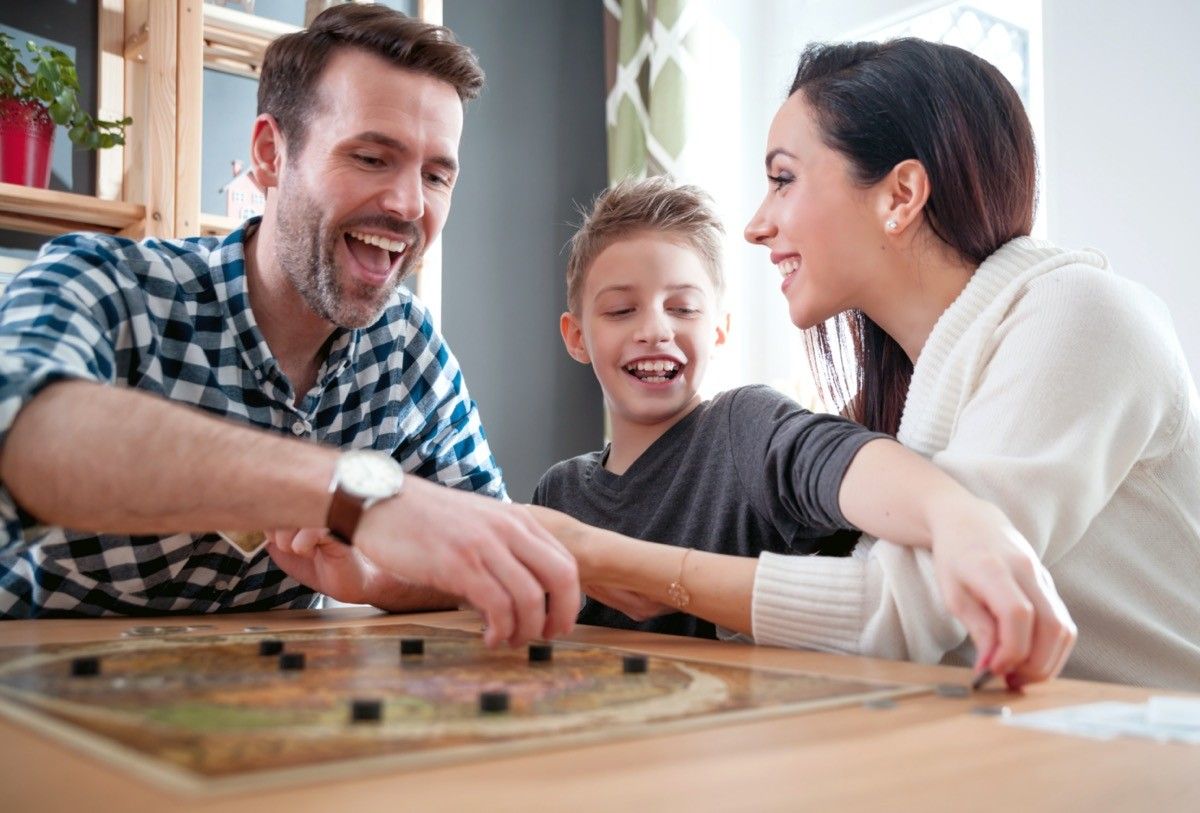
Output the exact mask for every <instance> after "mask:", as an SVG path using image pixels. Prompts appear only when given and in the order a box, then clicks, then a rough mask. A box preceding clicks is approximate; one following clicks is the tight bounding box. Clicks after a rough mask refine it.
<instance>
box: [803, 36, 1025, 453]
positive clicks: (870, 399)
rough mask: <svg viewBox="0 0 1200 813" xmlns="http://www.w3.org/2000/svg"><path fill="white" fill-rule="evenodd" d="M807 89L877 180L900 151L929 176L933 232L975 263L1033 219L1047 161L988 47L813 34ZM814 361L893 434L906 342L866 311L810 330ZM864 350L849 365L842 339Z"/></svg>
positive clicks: (843, 144) (824, 127) (858, 170)
mask: <svg viewBox="0 0 1200 813" xmlns="http://www.w3.org/2000/svg"><path fill="white" fill-rule="evenodd" d="M797 91H803V93H804V100H805V101H806V102H807V103H808V105H809V107H810V108H811V109H812V110H813V112H814V115H815V117H816V121H817V126H818V127H819V128H820V131H821V136H822V139H823V140H824V142H825V144H826V145H828V146H829V147H830V148H832V149H835V150H837V151H838V152H840V153H841V154H842V155H843V156H845V158H846V159H847V160H848V161H849V163H850V166H851V168H852V173H853V177H854V180H855V181H856V182H858V183H860V184H862V185H863V186H871V185H873V184H876V183H878V182H879V181H881V180H882V179H883V178H885V177H886V176H887V174H888V173H889V172H891V171H892V169H893V168H894V167H895V166H896V164H898V163H900V162H901V161H905V160H908V159H916V160H917V161H920V162H921V165H922V166H923V167H924V168H925V171H926V173H927V174H928V176H929V182H930V193H929V199H928V201H927V202H926V203H925V209H924V212H925V218H926V220H927V222H928V223H929V226H930V228H932V229H933V233H934V234H936V235H937V236H938V237H939V238H941V240H942V241H943V242H944V243H946V244H947V245H949V246H950V247H951V248H952V249H954V250H955V251H957V252H958V253H959V255H961V256H962V257H963V258H964V259H965V260H968V261H970V262H972V263H973V264H975V265H978V264H979V263H981V262H983V260H984V259H985V258H987V257H988V256H989V255H990V254H992V253H993V252H995V251H996V249H998V248H1000V246H1002V245H1004V244H1005V243H1006V242H1008V241H1009V240H1011V239H1013V238H1014V237H1019V236H1021V235H1026V234H1029V231H1030V229H1031V228H1032V226H1033V210H1034V198H1035V195H1036V191H1037V164H1036V161H1035V153H1034V146H1033V129H1032V127H1030V124H1029V118H1028V116H1026V115H1025V110H1024V108H1023V107H1022V106H1021V99H1020V97H1019V96H1018V95H1017V92H1016V91H1015V90H1014V89H1013V87H1012V85H1011V84H1009V82H1008V80H1006V79H1005V78H1004V76H1003V75H1001V73H1000V72H999V71H998V70H996V68H994V67H993V66H992V65H990V64H989V63H987V62H985V61H984V60H982V59H980V58H979V57H977V56H975V55H974V54H971V53H970V52H968V51H964V50H962V49H961V48H955V47H953V46H950V45H941V44H938V43H933V42H927V41H925V40H919V39H898V40H892V41H890V42H883V43H875V42H858V43H840V44H834V45H826V44H820V43H816V44H812V45H809V46H808V47H807V48H805V49H804V53H803V54H802V55H801V56H800V65H799V67H798V68H797V69H796V78H795V79H794V80H793V81H792V87H791V90H789V91H788V95H789V96H790V95H791V94H793V93H796V92H797ZM806 338H807V340H808V341H807V344H808V353H809V361H810V363H811V364H812V366H813V372H814V374H815V376H816V378H817V381H818V382H819V385H820V387H821V390H822V393H823V395H824V396H825V398H826V399H828V401H829V402H830V403H831V404H841V405H845V411H846V414H847V415H848V416H849V417H851V418H853V419H854V420H856V421H858V422H859V423H861V424H863V425H865V426H867V427H868V428H870V429H874V430H875V431H878V432H887V433H888V434H891V435H895V434H896V431H897V430H898V429H899V427H900V418H901V416H902V414H903V412H904V401H905V399H906V398H907V395H908V385H909V380H910V379H911V378H912V362H911V361H910V360H909V358H908V356H906V355H905V353H904V350H903V349H902V348H901V347H900V345H899V344H898V343H897V342H896V340H895V339H893V338H892V337H891V336H889V335H888V334H887V333H885V332H884V331H883V329H882V328H881V327H879V325H877V324H875V322H873V321H872V320H871V319H870V317H868V316H867V315H866V314H864V313H863V312H862V311H859V310H853V311H846V312H844V313H841V314H839V315H838V316H836V317H834V318H833V319H831V320H829V321H828V322H826V323H825V324H823V325H818V326H817V327H814V328H812V329H811V330H810V331H809V332H808V336H807V337H806ZM847 342H848V343H849V346H850V347H851V348H853V351H854V359H853V364H854V368H855V369H854V370H853V371H851V370H848V369H847V364H846V363H845V362H846V360H845V359H843V358H842V354H841V352H840V351H839V348H842V347H846V346H847Z"/></svg>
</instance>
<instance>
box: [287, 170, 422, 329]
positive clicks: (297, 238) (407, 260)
mask: <svg viewBox="0 0 1200 813" xmlns="http://www.w3.org/2000/svg"><path fill="white" fill-rule="evenodd" d="M292 177H294V175H293V176H292ZM298 186H299V184H298V182H296V181H293V180H291V179H290V178H289V179H287V180H285V181H284V183H283V184H282V185H281V186H280V189H279V203H278V205H277V209H276V217H275V221H276V231H277V232H278V236H277V238H276V240H275V258H276V261H277V262H278V263H279V266H280V268H282V269H283V271H284V273H285V274H287V277H288V279H289V280H290V281H291V283H292V285H293V287H295V289H296V291H297V293H299V294H300V296H301V298H302V299H304V302H305V304H307V305H308V307H309V308H311V309H312V311H313V312H314V313H316V314H317V316H319V317H321V318H322V319H324V320H325V321H327V322H330V323H332V324H335V325H337V326H338V327H343V328H363V327H368V326H369V325H372V324H374V323H375V322H376V320H378V319H379V317H380V315H381V314H382V313H383V309H384V308H385V307H386V306H387V303H388V301H389V300H390V299H391V298H392V295H393V294H394V293H395V292H396V289H397V288H399V287H400V283H402V282H403V281H404V280H405V279H407V278H408V277H409V276H410V275H411V274H413V273H415V272H416V271H417V270H418V269H419V268H420V265H421V256H422V254H423V253H424V248H425V246H424V242H423V240H422V239H421V232H420V229H418V228H417V227H416V224H414V223H411V222H407V221H399V220H396V219H395V218H389V217H387V216H381V217H377V218H362V219H359V220H358V221H356V222H355V224H354V225H360V226H362V225H368V224H369V223H370V222H371V221H372V220H374V221H376V224H377V225H379V226H381V227H383V228H386V229H389V230H390V231H393V232H397V233H401V234H404V235H406V238H407V241H408V244H409V246H408V249H407V250H406V251H405V257H404V260H403V262H402V263H401V266H400V273H398V274H397V275H396V279H395V281H394V282H393V283H392V284H391V285H389V286H386V287H382V288H374V287H372V286H367V285H364V286H362V288H361V291H362V293H361V294H360V295H359V296H357V297H354V298H353V299H351V298H350V297H348V296H347V295H346V291H345V290H344V289H343V287H342V277H341V274H340V273H339V269H338V266H337V261H336V260H335V257H336V252H337V244H338V241H340V240H342V239H343V238H342V235H343V233H344V231H345V226H343V227H339V228H333V227H331V226H329V225H328V224H327V223H325V222H324V220H323V218H322V216H321V211H320V208H319V207H318V206H317V205H316V203H314V201H313V199H312V197H311V196H309V195H308V193H307V191H305V190H301V189H299V188H298ZM351 284H353V283H351Z"/></svg>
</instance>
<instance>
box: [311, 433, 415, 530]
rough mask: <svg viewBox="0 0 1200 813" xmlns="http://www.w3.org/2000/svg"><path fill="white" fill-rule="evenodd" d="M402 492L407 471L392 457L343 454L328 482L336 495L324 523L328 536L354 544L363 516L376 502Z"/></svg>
mask: <svg viewBox="0 0 1200 813" xmlns="http://www.w3.org/2000/svg"><path fill="white" fill-rule="evenodd" d="M403 489H404V469H402V468H400V464H399V463H397V462H396V461H395V460H394V459H393V458H392V457H391V455H387V454H384V453H383V452H375V451H371V450H370V449H357V450H355V451H351V452H345V453H343V454H342V456H341V457H339V458H338V461H337V466H336V467H335V468H334V470H333V479H332V480H330V481H329V492H330V493H331V494H332V495H333V499H332V500H331V501H330V503H329V515H328V516H327V517H326V520H325V524H326V526H328V528H329V535H330V536H332V537H333V538H334V539H336V540H338V541H339V542H343V543H345V544H347V545H350V544H352V543H353V540H354V532H355V530H357V529H358V522H359V520H360V519H362V515H363V512H364V511H366V510H367V509H368V508H370V507H371V506H372V505H374V504H375V503H377V502H381V501H383V500H387V499H390V498H392V497H395V496H396V495H397V494H399V493H400V492H401V491H402V490H403Z"/></svg>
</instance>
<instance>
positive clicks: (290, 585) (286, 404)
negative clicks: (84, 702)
mask: <svg viewBox="0 0 1200 813" xmlns="http://www.w3.org/2000/svg"><path fill="white" fill-rule="evenodd" d="M255 224H256V221H254V220H251V221H247V223H246V224H245V226H243V228H242V229H239V230H237V231H235V232H233V233H232V234H230V235H229V236H228V237H226V238H224V239H220V238H195V239H188V240H146V241H143V242H134V241H132V240H126V239H122V238H119V237H107V236H101V235H91V234H68V235H65V236H63V237H60V238H58V239H56V240H53V241H52V242H50V243H48V244H47V245H46V246H45V247H44V248H43V250H42V253H41V255H40V256H39V257H38V259H37V261H35V262H34V263H33V265H31V266H30V267H29V268H27V269H26V270H25V271H23V272H21V273H20V274H19V275H18V276H17V277H16V278H15V279H14V280H13V281H12V283H11V284H10V285H9V286H8V288H7V289H6V290H5V292H4V294H3V297H2V298H0V449H2V447H3V443H4V440H5V439H6V438H7V435H8V430H9V428H10V427H11V426H12V423H13V421H14V419H15V418H16V415H17V412H18V411H19V410H20V409H21V407H22V406H24V405H25V404H26V403H27V402H28V401H29V400H30V399H31V398H33V397H34V396H35V395H36V394H37V393H38V392H39V391H40V390H41V389H42V388H43V387H45V386H47V385H49V384H51V383H53V382H55V381H62V380H66V379H85V380H90V381H97V382H104V383H107V384H112V385H115V386H119V387H134V388H137V389H139V390H144V391H146V392H150V393H155V394H157V395H160V396H162V397H164V398H167V399H170V400H172V401H178V402H180V403H184V404H190V405H191V406H195V407H199V408H201V409H203V410H206V411H208V412H211V413H213V414H215V415H220V416H222V417H225V418H228V419H233V420H238V421H242V422H244V423H247V424H250V425H253V426H258V427H261V428H262V429H264V430H266V431H269V432H278V433H280V434H284V435H288V436H298V437H304V438H308V439H310V440H312V441H314V442H318V443H325V444H329V445H331V446H337V447H340V448H344V449H350V448H355V449H358V448H372V449H377V450H382V451H386V452H388V453H390V454H391V455H392V456H393V457H395V459H396V460H398V461H399V462H400V464H401V465H402V466H403V467H404V469H405V470H406V471H409V472H413V473H415V474H417V475H419V476H421V477H426V478H428V479H431V480H436V481H438V482H441V483H444V484H446V485H449V486H453V487H456V488H462V489H468V490H472V491H477V492H481V493H484V494H489V495H492V496H495V497H499V498H505V493H504V485H503V482H502V480H501V474H500V470H499V468H497V466H496V462H495V460H494V459H493V458H492V454H491V451H490V450H489V449H488V444H487V440H486V437H485V435H484V432H483V427H482V425H481V424H480V421H479V413H478V410H477V409H476V406H475V403H474V402H473V401H472V400H471V399H470V397H469V396H468V394H467V390H466V388H465V386H464V385H463V378H462V373H461V372H460V370H459V367H458V363H457V362H456V361H455V359H454V356H453V355H451V353H450V350H449V348H448V347H447V346H446V344H445V342H443V341H442V338H441V336H440V335H438V333H437V331H436V330H434V327H433V323H432V322H431V321H430V317H429V312H428V311H427V310H426V309H425V307H424V306H423V305H422V304H421V302H420V301H419V300H417V299H416V298H414V297H413V296H412V295H411V294H410V293H408V292H407V291H406V290H404V289H401V290H400V291H398V292H397V293H396V295H395V296H394V297H393V298H392V300H391V301H390V302H389V303H388V305H387V308H386V310H385V311H384V313H383V315H382V316H381V317H380V319H379V320H378V321H377V322H376V323H375V324H374V325H372V326H371V327H369V328H364V329H361V330H338V331H337V332H336V333H335V334H334V335H333V337H332V339H331V340H330V344H329V353H328V357H327V358H326V360H325V362H324V365H323V366H322V368H321V370H320V372H319V374H318V378H317V385H316V387H315V388H314V389H313V390H312V391H311V392H309V393H308V394H307V395H306V396H305V397H304V398H303V399H302V400H301V401H300V403H299V404H298V405H295V404H294V403H293V402H294V401H295V399H294V397H293V392H292V389H291V386H290V384H289V383H288V381H287V379H286V377H285V376H284V375H283V372H282V370H281V369H280V367H279V365H278V363H277V362H276V360H275V358H274V357H273V356H272V355H271V351H270V348H268V347H267V343H266V341H265V340H264V339H263V336H262V333H261V332H260V331H259V329H258V326H257V324H256V323H255V320H254V313H253V312H252V311H251V309H250V303H249V301H248V298H247V290H246V265H245V259H244V246H245V239H246V236H247V230H248V229H250V228H253V227H254V226H255ZM177 465H180V466H187V465H188V462H187V461H186V460H180V461H177ZM0 522H2V523H3V531H2V536H0V617H5V618H30V617H39V616H41V617H45V616H79V615H83V616H96V615H151V614H155V615H157V614H163V613H205V612H220V611H246V610H261V609H269V608H275V607H311V606H315V604H316V603H317V602H318V601H319V598H320V597H319V596H317V595H315V594H314V593H313V591H312V590H310V589H308V588H307V587H304V586H303V585H301V584H299V583H298V582H296V581H295V580H293V579H292V578H290V577H288V576H287V575H285V574H284V573H283V571H281V570H280V569H279V568H277V567H276V566H275V565H274V563H273V562H272V561H271V560H270V558H269V557H268V556H267V554H266V552H265V551H260V552H259V553H258V554H257V555H255V556H254V557H253V558H251V559H250V560H246V559H245V558H244V557H242V556H241V555H240V554H239V553H237V552H236V551H234V550H233V548H231V547H230V546H229V544H228V543H227V542H225V541H224V540H223V539H221V538H220V537H219V536H217V535H216V534H215V533H210V534H201V535H196V534H175V535H173V536H168V537H159V536H133V537H130V536H109V535H97V534H94V533H79V532H75V531H70V530H66V529H63V528H57V527H47V526H40V525H38V524H37V523H36V520H34V518H33V517H30V516H29V515H28V514H26V513H24V512H23V511H21V509H20V507H19V506H17V505H16V504H15V502H14V501H13V499H12V496H11V494H10V493H9V492H8V490H7V489H6V488H4V487H3V486H2V485H0Z"/></svg>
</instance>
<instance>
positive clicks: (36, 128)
mask: <svg viewBox="0 0 1200 813" xmlns="http://www.w3.org/2000/svg"><path fill="white" fill-rule="evenodd" d="M25 50H27V51H28V52H29V62H30V64H29V65H28V66H27V65H26V64H25V63H24V62H22V61H21V52H20V50H18V48H17V47H16V45H15V44H14V43H13V41H12V37H10V36H8V35H7V34H4V33H0V181H4V182H5V183H18V184H24V185H25V186H38V187H41V188H43V189H45V188H46V187H47V186H49V185H50V148H51V146H52V145H53V143H54V127H55V125H56V124H61V125H63V126H64V127H66V128H67V134H68V135H69V136H70V138H71V141H72V142H74V143H75V144H77V145H79V146H80V147H83V148H85V149H92V150H98V149H105V148H106V147H111V146H113V145H114V144H124V143H125V127H126V125H128V124H130V123H132V121H133V119H130V118H125V119H121V120H120V121H103V120H100V119H96V118H94V117H93V116H91V115H90V114H89V113H88V112H87V111H85V110H83V109H82V108H81V107H80V106H79V92H80V91H79V76H78V74H77V73H76V71H75V63H74V62H72V61H71V58H70V57H69V56H67V55H66V54H64V53H63V52H62V51H60V50H59V49H57V48H54V47H53V46H49V45H38V44H36V43H33V42H28V43H26V44H25Z"/></svg>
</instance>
